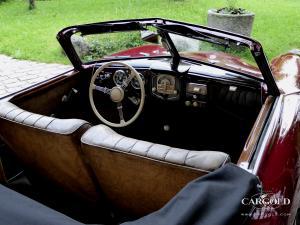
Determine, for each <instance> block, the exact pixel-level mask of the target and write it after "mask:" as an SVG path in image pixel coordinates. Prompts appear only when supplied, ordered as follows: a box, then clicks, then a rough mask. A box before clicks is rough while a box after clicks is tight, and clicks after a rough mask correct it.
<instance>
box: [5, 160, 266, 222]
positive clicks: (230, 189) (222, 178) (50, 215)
mask: <svg viewBox="0 0 300 225" xmlns="http://www.w3.org/2000/svg"><path fill="white" fill-rule="evenodd" d="M259 184H260V183H259V180H258V179H257V177H256V176H254V175H252V174H250V173H248V172H246V171H245V170H243V169H241V168H239V167H237V166H235V165H233V164H227V165H225V166H224V167H222V168H221V169H219V170H217V171H215V172H213V173H210V174H209V175H207V176H204V177H202V178H198V179H196V180H194V181H192V182H190V183H189V184H188V185H187V186H186V187H185V188H183V189H182V190H181V191H180V192H179V193H178V194H177V195H176V196H175V197H174V198H173V199H172V200H171V201H170V202H169V203H167V204H166V205H165V206H164V207H163V208H162V209H160V210H158V211H156V212H154V213H152V214H150V215H148V216H145V217H143V218H140V219H138V220H135V221H131V222H126V223H123V224H122V225H200V224H201V225H227V224H228V225H229V224H230V225H234V224H237V225H242V224H243V223H244V222H245V220H246V219H247V218H246V217H244V216H241V213H247V212H250V210H251V209H248V208H245V207H244V206H243V205H242V204H241V200H242V199H243V198H244V197H251V196H252V195H254V194H257V193H259V192H260V188H259V186H260V185H259ZM141 204H143V203H142V202H141ZM2 224H3V225H83V224H82V223H79V222H77V221H75V220H73V219H71V218H69V217H67V216H65V215H63V214H61V213H59V212H56V211H54V210H52V209H50V208H48V207H46V206H43V205H41V204H40V203H37V202H35V201H33V200H31V199H29V198H27V197H25V196H23V195H21V194H18V193H17V192H14V191H12V190H10V189H8V188H6V187H4V186H0V225H2Z"/></svg>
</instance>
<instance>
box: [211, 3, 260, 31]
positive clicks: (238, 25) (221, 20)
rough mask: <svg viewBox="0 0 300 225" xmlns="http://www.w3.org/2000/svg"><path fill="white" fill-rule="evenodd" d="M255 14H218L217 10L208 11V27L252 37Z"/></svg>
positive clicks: (246, 12)
mask: <svg viewBox="0 0 300 225" xmlns="http://www.w3.org/2000/svg"><path fill="white" fill-rule="evenodd" d="M254 16H255V14H254V13H252V12H248V11H245V12H244V13H242V14H230V13H223V12H218V10H216V9H210V10H208V16H207V25H208V26H209V27H212V28H217V29H220V30H226V31H229V32H233V33H238V34H241V35H244V36H248V37H250V36H251V32H252V26H253V21H254Z"/></svg>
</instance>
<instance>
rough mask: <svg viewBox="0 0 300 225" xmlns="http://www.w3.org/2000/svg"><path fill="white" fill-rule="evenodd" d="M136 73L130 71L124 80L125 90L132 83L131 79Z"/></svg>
mask: <svg viewBox="0 0 300 225" xmlns="http://www.w3.org/2000/svg"><path fill="white" fill-rule="evenodd" d="M134 76H135V75H134V74H133V73H130V74H129V76H128V77H127V78H126V80H125V81H124V82H123V84H122V85H121V88H122V89H123V90H125V89H126V88H127V87H128V85H129V84H130V82H131V80H132V79H133V78H134Z"/></svg>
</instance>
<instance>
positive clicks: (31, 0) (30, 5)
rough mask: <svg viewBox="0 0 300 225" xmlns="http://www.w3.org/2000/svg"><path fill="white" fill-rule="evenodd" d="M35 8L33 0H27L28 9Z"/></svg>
mask: <svg viewBox="0 0 300 225" xmlns="http://www.w3.org/2000/svg"><path fill="white" fill-rule="evenodd" d="M34 8H35V0H29V10H32V9H34Z"/></svg>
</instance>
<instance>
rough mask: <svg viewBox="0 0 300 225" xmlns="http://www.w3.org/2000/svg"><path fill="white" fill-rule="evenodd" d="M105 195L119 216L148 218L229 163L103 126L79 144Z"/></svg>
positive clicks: (219, 157)
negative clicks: (192, 182)
mask: <svg viewBox="0 0 300 225" xmlns="http://www.w3.org/2000/svg"><path fill="white" fill-rule="evenodd" d="M81 142H82V149H83V152H84V154H85V156H86V158H87V160H88V162H89V163H90V165H91V167H92V169H93V171H94V173H95V175H96V178H97V180H98V182H99V185H100V187H101V190H102V191H103V193H104V195H105V196H106V198H107V199H108V200H109V202H110V203H111V204H112V207H113V208H115V209H117V210H118V211H119V212H121V214H124V215H130V216H138V217H140V216H144V215H147V214H149V213H151V212H154V211H155V210H158V209H160V208H161V207H162V206H163V205H164V204H166V203H167V202H168V201H169V200H170V199H171V198H172V197H173V196H174V195H175V194H176V193H177V192H179V191H180V190H181V189H182V188H183V187H184V186H185V185H186V184H187V183H188V182H190V181H192V180H194V179H196V178H198V177H200V176H203V175H205V174H207V173H209V172H211V171H214V170H215V169H217V168H219V167H221V166H222V165H224V164H225V163H227V162H229V161H230V159H229V156H228V154H226V153H223V152H217V151H190V150H186V149H179V148H172V147H169V146H165V145H160V144H155V143H150V142H146V141H141V140H136V139H133V138H129V137H125V136H122V135H120V134H117V133H116V132H115V131H113V130H112V129H111V128H109V127H107V126H105V125H98V126H94V127H92V128H90V129H89V130H88V131H87V132H86V133H85V134H84V135H83V136H82V138H81Z"/></svg>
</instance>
